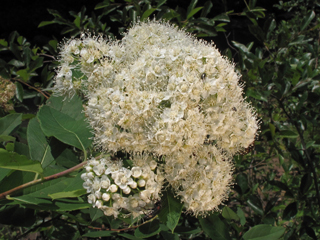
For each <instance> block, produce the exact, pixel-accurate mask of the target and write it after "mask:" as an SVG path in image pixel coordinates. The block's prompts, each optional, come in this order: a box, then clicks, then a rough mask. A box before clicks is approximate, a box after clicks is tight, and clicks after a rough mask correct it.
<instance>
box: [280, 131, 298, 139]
mask: <svg viewBox="0 0 320 240" xmlns="http://www.w3.org/2000/svg"><path fill="white" fill-rule="evenodd" d="M279 134H280V137H284V138H297V137H298V136H299V134H298V133H296V132H293V131H291V130H283V131H280V132H279Z"/></svg>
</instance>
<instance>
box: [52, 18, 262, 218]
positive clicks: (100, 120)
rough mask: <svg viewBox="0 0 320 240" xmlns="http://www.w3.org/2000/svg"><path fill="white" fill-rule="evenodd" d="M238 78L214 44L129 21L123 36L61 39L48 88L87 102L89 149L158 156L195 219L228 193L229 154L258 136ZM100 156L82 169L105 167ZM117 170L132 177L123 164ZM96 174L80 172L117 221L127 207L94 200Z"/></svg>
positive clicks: (126, 190)
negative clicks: (120, 210)
mask: <svg viewBox="0 0 320 240" xmlns="http://www.w3.org/2000/svg"><path fill="white" fill-rule="evenodd" d="M239 77H240V76H239V74H238V73H237V72H236V71H235V70H234V66H233V65H232V64H231V63H230V62H229V61H228V60H227V59H225V58H223V57H222V56H221V55H220V53H219V52H218V50H217V49H216V48H215V47H214V46H213V44H209V43H206V42H204V41H199V40H197V39H195V38H194V37H193V36H191V35H189V34H187V33H186V32H185V31H183V30H178V29H177V28H175V27H173V26H171V25H169V24H167V23H161V22H157V21H149V22H141V23H138V24H136V25H134V26H133V27H132V28H131V29H130V30H129V31H128V32H127V33H126V34H125V36H124V37H123V39H122V40H121V41H115V42H112V41H109V42H108V41H107V40H106V39H104V38H103V37H102V36H91V35H90V34H83V35H82V37H81V38H80V39H70V40H68V41H66V42H65V43H64V44H63V45H62V46H61V58H60V68H59V69H58V71H57V76H56V79H55V88H54V91H55V92H56V93H58V94H61V95H64V96H69V97H72V96H73V95H74V94H79V95H80V96H82V97H83V98H84V99H85V101H86V107H85V113H86V116H87V118H88V121H89V122H90V125H91V126H92V128H93V129H94V134H95V137H94V144H95V146H96V148H98V149H101V150H102V151H106V152H109V153H116V152H118V151H124V152H127V153H130V154H133V155H134V154H137V153H142V152H143V153H144V155H145V156H146V163H147V164H148V161H149V160H148V159H149V157H148V156H149V155H150V156H156V157H158V158H160V156H161V157H162V159H163V160H164V163H163V165H164V166H163V168H164V178H165V179H166V180H167V181H168V182H169V184H170V185H171V186H172V187H173V188H174V189H175V192H176V194H177V195H178V196H180V197H181V201H183V202H184V204H185V207H186V209H187V211H190V212H192V213H194V214H195V215H198V214H199V213H200V214H205V213H206V211H210V210H214V209H217V207H218V205H219V204H220V203H221V202H222V201H223V200H224V199H225V198H226V197H227V193H228V190H229V185H230V183H231V173H232V163H231V161H230V159H231V157H232V156H233V155H234V154H235V153H237V152H239V151H241V150H243V149H245V148H247V147H248V146H249V145H250V144H251V143H252V142H253V141H254V138H255V136H256V132H257V129H258V123H257V119H256V117H255V114H254V111H253V109H252V108H251V107H250V105H249V104H248V103H247V102H246V101H244V99H243V97H242V94H243V90H242V87H241V85H239V83H238V82H239ZM101 161H102V162H101ZM100 162H101V163H99V162H98V161H96V160H92V161H91V162H90V163H89V165H88V166H87V168H89V169H91V167H93V166H95V167H93V168H92V169H94V168H96V167H97V166H102V167H101V169H104V165H105V164H107V163H105V160H100ZM95 164H96V165H95ZM90 166H91V167H90ZM101 171H102V170H101ZM128 171H129V172H128ZM102 172H103V171H102ZM102 172H101V173H100V172H99V173H100V174H102ZM105 174H106V175H102V177H105V178H106V179H109V178H108V177H107V170H106V173H105ZM119 174H120V173H119ZM121 174H122V175H123V176H126V177H123V178H125V179H127V180H128V181H129V179H131V178H130V176H131V172H130V170H126V171H125V172H122V173H121ZM94 175H95V177H94ZM89 176H90V177H89ZM99 176H100V175H99V174H98V173H97V171H95V170H93V172H92V171H91V170H90V171H89V173H87V174H85V175H84V177H83V179H84V180H85V184H84V187H85V188H86V189H88V192H90V193H91V194H90V195H89V196H88V201H89V202H90V203H92V204H93V206H98V207H99V208H102V209H104V212H105V214H107V215H110V214H113V215H114V216H115V217H116V216H117V214H118V210H117V209H118V208H119V207H122V208H124V209H126V210H128V211H131V210H130V207H127V203H126V202H125V200H121V201H123V202H124V203H123V204H124V206H123V205H121V204H117V201H118V200H117V201H115V203H114V205H116V207H114V209H113V212H112V211H109V212H108V211H107V210H105V209H106V207H104V205H102V204H103V203H102V202H103V201H102V200H97V199H101V198H103V195H101V192H100V187H99V186H100V185H99V184H98V183H97V184H95V182H99V181H100V180H99ZM112 179H113V181H114V183H115V184H116V185H110V187H109V186H108V189H107V191H111V192H117V189H118V187H120V188H121V189H122V190H121V191H122V192H123V193H125V194H129V193H130V191H131V190H130V187H129V186H128V184H129V185H130V184H133V182H130V183H128V184H126V185H125V186H123V187H121V185H119V184H117V181H118V175H117V174H115V173H113V174H112ZM130 181H133V180H132V179H131V180H130ZM94 185H97V187H96V189H95V188H94V187H93V186H94ZM112 186H114V191H113V190H112V188H111V187H112ZM130 186H131V185H130ZM131 187H132V186H131ZM156 188H157V189H158V188H159V189H160V188H161V187H156ZM104 194H109V193H104ZM140 195H141V192H140ZM157 195H158V193H157ZM105 196H108V197H106V198H107V199H109V198H110V195H105ZM113 196H117V195H113ZM130 196H131V195H130ZM105 201H107V200H105ZM137 206H138V205H137ZM139 207H140V205H139ZM108 209H109V208H108ZM132 211H136V210H132ZM137 212H139V210H137Z"/></svg>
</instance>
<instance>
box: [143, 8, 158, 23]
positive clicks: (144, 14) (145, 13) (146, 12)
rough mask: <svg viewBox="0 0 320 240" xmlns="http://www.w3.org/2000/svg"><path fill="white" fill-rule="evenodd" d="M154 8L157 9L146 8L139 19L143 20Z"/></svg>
mask: <svg viewBox="0 0 320 240" xmlns="http://www.w3.org/2000/svg"><path fill="white" fill-rule="evenodd" d="M155 10H157V9H156V8H150V9H148V10H146V11H145V12H144V13H143V14H142V16H141V19H140V20H141V21H143V20H144V19H146V18H148V17H149V16H150V15H151V14H152V13H153V12H154V11H155Z"/></svg>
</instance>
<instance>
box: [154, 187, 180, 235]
mask: <svg viewBox="0 0 320 240" xmlns="http://www.w3.org/2000/svg"><path fill="white" fill-rule="evenodd" d="M163 199H164V200H163V201H162V209H161V211H160V212H159V214H158V215H159V218H160V220H161V222H162V223H164V224H166V226H167V227H168V228H169V229H170V230H171V231H172V232H173V231H174V229H175V227H176V226H177V224H178V222H179V219H180V215H181V211H182V207H183V204H182V203H181V202H180V201H179V200H178V199H177V198H175V197H174V195H173V194H172V192H171V191H166V192H165V193H164V195H163Z"/></svg>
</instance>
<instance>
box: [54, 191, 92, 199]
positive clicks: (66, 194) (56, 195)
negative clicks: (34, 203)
mask: <svg viewBox="0 0 320 240" xmlns="http://www.w3.org/2000/svg"><path fill="white" fill-rule="evenodd" d="M86 192H87V191H86V190H85V189H77V190H74V191H70V192H58V193H53V194H48V196H49V197H51V198H52V199H53V200H54V199H59V198H75V197H80V196H82V195H84V194H86Z"/></svg>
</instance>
